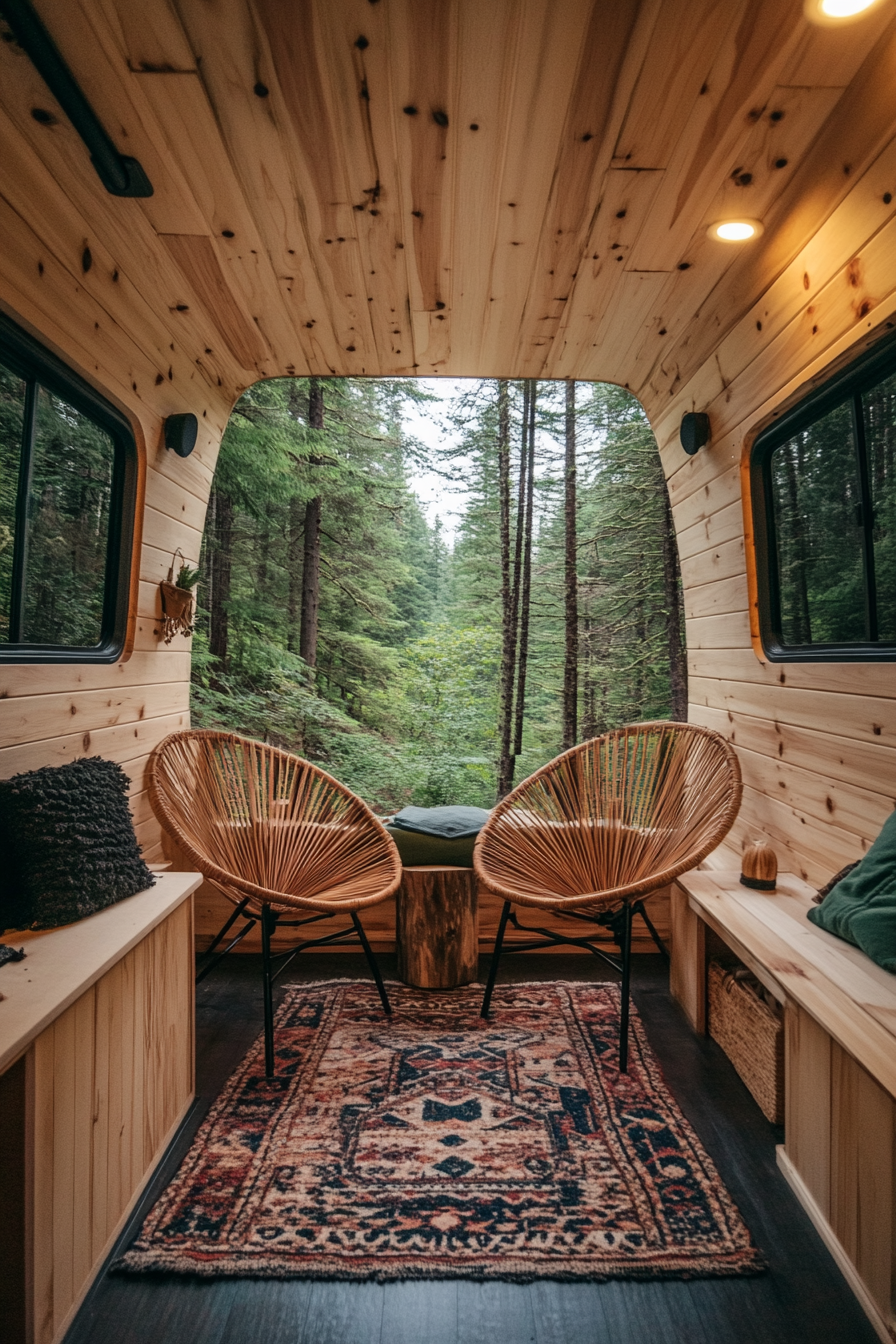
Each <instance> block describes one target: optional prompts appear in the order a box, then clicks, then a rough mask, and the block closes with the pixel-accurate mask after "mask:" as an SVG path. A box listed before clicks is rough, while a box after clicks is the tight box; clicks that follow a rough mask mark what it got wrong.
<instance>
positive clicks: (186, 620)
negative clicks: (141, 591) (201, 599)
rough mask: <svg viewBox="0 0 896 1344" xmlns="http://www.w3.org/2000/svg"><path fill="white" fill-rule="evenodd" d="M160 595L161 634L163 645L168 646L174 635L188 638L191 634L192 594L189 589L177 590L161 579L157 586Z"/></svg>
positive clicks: (171, 584) (173, 585) (174, 586)
mask: <svg viewBox="0 0 896 1344" xmlns="http://www.w3.org/2000/svg"><path fill="white" fill-rule="evenodd" d="M159 588H160V589H161V593H162V633H163V634H164V636H165V643H166V644H170V643H171V641H172V639H173V638H174V636H175V635H184V636H185V637H188V636H189V635H192V633H193V593H192V590H191V589H189V588H178V587H177V586H176V585H175V584H173V583H166V582H165V580H164V579H163V580H162V582H161V583H160V584H159Z"/></svg>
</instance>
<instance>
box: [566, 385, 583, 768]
mask: <svg viewBox="0 0 896 1344" xmlns="http://www.w3.org/2000/svg"><path fill="white" fill-rule="evenodd" d="M564 483H565V494H564V505H563V520H564V540H565V557H564V559H565V564H564V616H565V627H566V631H565V640H564V646H565V647H564V661H563V750H564V751H567V750H568V749H569V748H570V747H574V746H575V744H576V738H577V736H578V707H579V582H578V573H577V547H576V538H577V534H576V385H575V383H574V382H572V381H570V382H568V383H567V384H566V462H565V471H564Z"/></svg>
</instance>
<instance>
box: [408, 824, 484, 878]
mask: <svg viewBox="0 0 896 1344" xmlns="http://www.w3.org/2000/svg"><path fill="white" fill-rule="evenodd" d="M386 830H387V831H388V832H389V834H390V835H391V837H392V839H393V840H394V841H395V845H396V847H397V849H398V853H399V855H400V856H401V862H402V864H403V865H404V867H405V868H417V867H424V866H426V865H427V864H438V865H443V864H448V865H452V866H454V867H455V868H472V867H473V846H474V845H475V843H476V836H475V835H464V836H461V838H460V839H459V840H446V839H445V838H444V836H440V835H423V834H422V832H420V831H403V830H402V829H401V827H400V826H387V827H386Z"/></svg>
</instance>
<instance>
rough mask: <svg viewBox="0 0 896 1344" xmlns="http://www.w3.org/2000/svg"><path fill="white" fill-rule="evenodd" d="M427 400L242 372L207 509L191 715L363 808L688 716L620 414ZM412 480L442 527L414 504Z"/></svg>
mask: <svg viewBox="0 0 896 1344" xmlns="http://www.w3.org/2000/svg"><path fill="white" fill-rule="evenodd" d="M451 386H452V390H454V389H456V394H452V395H450V396H445V395H439V394H437V393H436V392H435V390H434V389H433V386H432V384H427V383H424V382H418V381H415V380H372V379H316V378H311V379H289V380H286V379H284V380H277V381H272V382H266V383H259V384H257V385H256V386H254V387H253V388H251V389H250V390H249V391H248V392H246V393H245V394H244V396H243V397H242V398H241V399H240V401H239V402H238V404H237V406H236V407H235V409H234V412H233V415H232V417H231V420H230V423H229V425H228V427H227V431H226V433H225V435H224V440H223V443H222V447H221V454H220V458H219V462H218V468H217V472H216V475H215V481H214V488H213V490H212V494H211V498H210V502H209V510H208V517H207V520H206V530H205V538H204V542H203V549H202V555H201V559H200V575H201V577H200V585H199V589H198V607H197V631H196V636H195V639H194V656H193V691H192V710H193V721H194V723H195V724H196V725H197V726H207V727H212V726H215V727H226V728H228V729H232V730H234V731H237V732H241V733H246V734H249V735H251V736H254V737H258V738H262V739H264V740H265V741H269V742H273V743H276V744H277V745H280V746H284V747H286V748H288V749H289V750H292V751H295V752H298V753H299V754H301V755H304V756H307V757H308V758H309V759H311V760H313V761H316V762H318V763H319V764H320V765H322V766H323V768H324V769H326V770H328V771H330V772H331V773H332V774H334V775H335V776H336V777H337V778H339V779H341V780H343V781H344V782H345V783H346V784H347V785H349V787H350V788H352V789H354V790H355V791H356V792H357V793H359V794H360V795H361V796H362V797H363V798H364V799H366V801H367V802H369V803H370V804H371V805H372V806H373V807H374V808H375V809H377V810H381V811H386V810H393V809H395V808H398V807H401V806H404V805H405V804H408V803H415V804H418V805H422V806H434V805H438V804H442V803H473V804H478V805H480V806H486V807H489V806H491V805H493V804H494V802H495V800H496V798H497V797H500V796H502V795H503V794H504V793H505V792H506V791H507V790H508V789H509V788H510V787H512V785H513V783H515V782H516V783H518V782H519V781H520V780H522V779H524V778H525V777H526V776H527V775H528V774H530V773H531V772H532V771H533V770H534V769H536V768H537V767H538V766H540V765H542V764H544V763H545V762H546V761H548V760H550V759H551V758H552V757H553V756H555V755H556V754H557V752H558V751H560V750H561V749H563V748H564V747H566V746H571V745H573V744H574V743H575V742H577V741H582V740H585V739H587V738H588V737H592V736H594V735H596V734H598V733H601V732H603V731H604V730H606V729H608V728H612V727H615V726H617V725H621V724H625V723H631V722H635V721H638V720H643V719H653V718H667V717H674V718H680V719H684V718H685V717H686V710H687V686H686V662H685V653H684V629H683V618H682V607H681V596H680V581H679V574H678V558H677V551H676V548H675V538H674V532H673V530H672V523H671V512H670V509H669V502H668V494H667V490H666V484H665V479H664V476H663V472H662V468H661V465H660V460H659V454H658V452H657V448H656V443H655V440H654V438H653V435H652V433H651V430H650V428H649V425H648V423H647V420H646V418H645V416H644V413H643V411H642V410H641V408H640V406H639V404H638V402H637V401H636V400H635V399H634V398H633V397H632V396H630V395H629V394H628V393H626V392H624V391H623V390H621V389H620V388H617V387H612V386H609V385H606V384H594V383H578V384H575V383H555V382H537V381H535V380H524V381H506V380H475V381H474V380H470V381H468V382H465V383H461V384H452V385H451ZM421 418H423V419H425V420H426V421H428V422H429V432H428V433H427V435H426V438H427V440H428V442H427V443H424V442H422V439H423V436H422V435H420V434H419V433H418V434H417V435H415V433H414V432H413V428H414V426H415V425H419V424H420V422H421ZM434 445H435V446H434ZM424 470H425V471H426V472H427V479H428V480H430V481H432V479H433V473H437V476H436V479H437V480H439V481H440V483H441V484H440V487H439V488H440V500H439V505H438V512H439V513H440V514H441V517H439V516H432V517H431V518H429V519H428V518H427V515H426V510H425V508H424V506H423V504H422V503H421V500H420V499H419V498H418V497H417V495H415V481H419V480H420V474H421V472H423V471H424ZM452 511H456V512H457V513H458V514H459V516H458V517H457V520H456V530H455V531H454V532H453V533H452V532H451V531H450V530H446V527H445V525H444V521H443V520H444V519H445V518H447V517H448V516H449V515H450V514H451V513H452ZM430 512H432V509H431V510H430ZM189 558H190V559H191V560H195V557H189Z"/></svg>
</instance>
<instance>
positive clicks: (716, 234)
mask: <svg viewBox="0 0 896 1344" xmlns="http://www.w3.org/2000/svg"><path fill="white" fill-rule="evenodd" d="M707 232H708V233H709V236H710V238H719V239H721V241H722V242H723V243H745V242H747V241H748V239H750V238H758V237H759V234H760V233H761V232H762V225H761V224H760V223H759V220H758V219H722V220H719V222H718V223H717V224H710V226H709V229H708V230H707Z"/></svg>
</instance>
